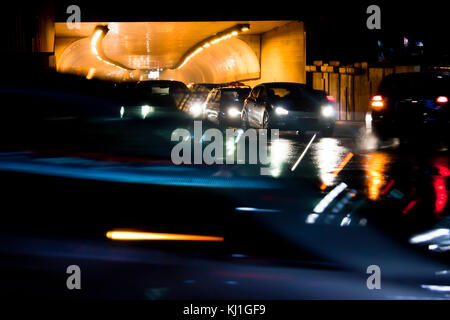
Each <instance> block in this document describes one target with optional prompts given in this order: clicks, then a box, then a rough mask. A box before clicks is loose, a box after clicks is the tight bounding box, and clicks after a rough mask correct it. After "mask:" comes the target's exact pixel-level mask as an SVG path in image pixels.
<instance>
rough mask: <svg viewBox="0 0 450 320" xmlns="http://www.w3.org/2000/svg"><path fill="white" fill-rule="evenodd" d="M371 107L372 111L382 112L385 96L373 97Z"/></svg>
mask: <svg viewBox="0 0 450 320" xmlns="http://www.w3.org/2000/svg"><path fill="white" fill-rule="evenodd" d="M370 106H371V107H372V109H375V110H381V109H383V108H384V101H383V96H380V95H376V96H373V97H372V101H371V102H370Z"/></svg>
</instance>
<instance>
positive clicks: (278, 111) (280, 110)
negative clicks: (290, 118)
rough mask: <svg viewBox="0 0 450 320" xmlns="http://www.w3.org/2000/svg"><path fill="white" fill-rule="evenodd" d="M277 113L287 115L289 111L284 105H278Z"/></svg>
mask: <svg viewBox="0 0 450 320" xmlns="http://www.w3.org/2000/svg"><path fill="white" fill-rule="evenodd" d="M275 113H276V114H277V115H279V116H285V115H287V114H288V113H289V111H287V110H286V109H285V108H283V107H276V108H275Z"/></svg>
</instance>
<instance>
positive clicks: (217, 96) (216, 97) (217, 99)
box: [214, 90, 222, 102]
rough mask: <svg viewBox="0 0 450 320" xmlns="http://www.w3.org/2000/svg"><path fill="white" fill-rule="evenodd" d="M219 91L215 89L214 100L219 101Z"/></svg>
mask: <svg viewBox="0 0 450 320" xmlns="http://www.w3.org/2000/svg"><path fill="white" fill-rule="evenodd" d="M221 95H222V94H221V92H220V90H217V93H216V95H215V96H214V102H219V101H220V97H221Z"/></svg>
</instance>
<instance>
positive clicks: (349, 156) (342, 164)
mask: <svg viewBox="0 0 450 320" xmlns="http://www.w3.org/2000/svg"><path fill="white" fill-rule="evenodd" d="M352 157H353V153H351V152H349V153H347V155H346V156H345V158H344V159H343V160H342V161H341V163H340V164H339V166H338V167H337V169H336V170H335V171H333V172H332V175H333V176H337V175H338V174H339V172H341V171H342V169H344V167H345V166H346V165H347V163H348V162H349V161H350V159H351V158H352ZM326 188H327V185H326V184H325V183H322V184H321V185H320V190H325V189H326Z"/></svg>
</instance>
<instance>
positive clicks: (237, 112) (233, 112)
mask: <svg viewBox="0 0 450 320" xmlns="http://www.w3.org/2000/svg"><path fill="white" fill-rule="evenodd" d="M227 113H228V115H229V116H230V117H231V118H236V117H238V116H240V115H241V111H240V110H239V109H238V108H236V107H231V108H229V109H228V111H227Z"/></svg>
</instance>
